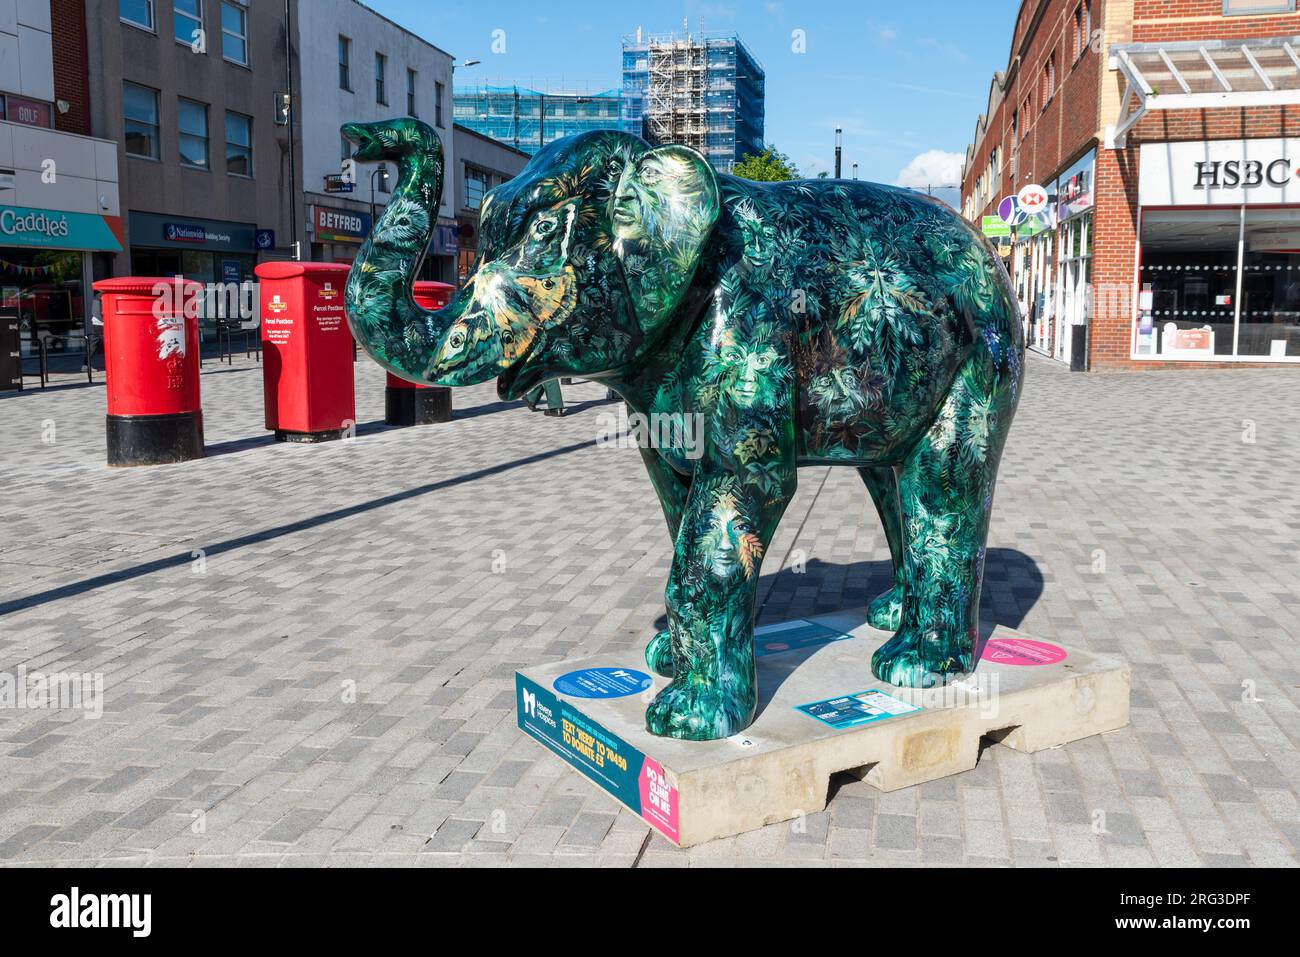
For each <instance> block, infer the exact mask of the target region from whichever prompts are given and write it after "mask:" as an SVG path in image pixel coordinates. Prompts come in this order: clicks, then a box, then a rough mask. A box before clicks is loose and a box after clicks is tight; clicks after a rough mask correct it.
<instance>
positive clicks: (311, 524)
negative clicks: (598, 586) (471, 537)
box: [0, 436, 596, 615]
mask: <svg viewBox="0 0 1300 957" xmlns="http://www.w3.org/2000/svg"><path fill="white" fill-rule="evenodd" d="M268 438H269V436H268ZM226 444H229V443H226ZM595 445H596V442H595V440H594V439H588V440H587V441H585V442H575V443H573V444H572V445H565V446H562V447H560V448H558V449H549V450H548V451H545V452H538V453H536V454H535V455H528V456H525V457H524V458H521V459H514V460H513V461H510V462H502V463H501V464H499V465H490V466H487V467H486V468H481V469H478V470H476V471H473V472H467V473H465V474H464V475H456V476H453V477H452V478H447V479H442V480H441V481H438V482H429V483H427V484H425V485H418V486H416V487H415V488H410V489H406V490H405V491H402V492H394V493H393V494H391V495H384V496H381V497H379V498H375V499H371V500H370V501H368V502H362V503H360V504H358V505H349V506H348V507H346V508H339V509H335V510H334V511H332V512H322V513H321V514H320V515H313V516H311V517H309V518H302V519H298V520H297V521H295V522H287V523H286V524H284V525H276V526H273V527H271V528H267V529H263V530H262V531H260V532H252V533H250V534H248V535H240V536H239V537H237V538H228V539H226V540H225V541H224V542H216V543H214V544H212V545H209V546H205V548H204V552H205V554H207V555H208V556H213V555H220V554H223V553H225V552H232V551H235V550H236V549H240V548H245V547H247V546H249V545H257V544H260V543H261V542H267V541H271V540H273V539H276V538H282V537H284V536H285V535H293V534H295V533H297V532H302V531H306V530H307V529H309V528H316V527H318V526H321V525H328V524H330V523H331V522H337V521H340V520H342V519H345V518H351V517H352V516H354V515H364V514H365V513H366V512H372V511H374V510H375V509H380V508H384V507H386V506H388V505H394V504H396V503H398V502H404V501H406V500H408V499H413V498H419V497H420V496H421V495H427V494H429V493H430V492H437V491H440V490H441V489H445V488H454V487H455V486H457V485H466V484H468V483H470V482H477V481H478V480H479V479H484V478H488V477H490V476H493V475H500V474H501V473H503V472H509V471H512V470H514V469H518V468H523V467H525V466H528V465H535V464H536V463H538V462H544V461H546V460H547V459H551V458H555V457H556V456H557V455H568V454H569V453H570V452H577V451H580V450H582V449H586V448H594V447H595ZM192 560H193V559H192V555H191V552H190V549H189V548H188V547H187V548H186V549H185V550H184V551H181V552H177V553H176V554H174V555H168V556H166V557H164V558H157V559H154V560H153V561H150V562H144V563H142V564H139V565H133V566H132V567H130V568H123V569H119V570H118V571H114V572H106V573H105V574H103V575H96V576H94V577H92V578H85V579H82V580H81V581H78V582H70V583H69V584H66V585H59V586H58V587H56V588H50V589H47V590H45V591H42V592H37V593H35V594H33V595H25V596H23V597H21V598H15V599H12V600H10V601H5V602H0V615H8V614H11V613H13V612H16V611H22V610H23V609H26V608H35V607H38V606H40V605H45V604H48V603H49V602H53V601H58V600H59V599H62V598H71V597H73V596H76V595H84V594H85V593H86V592H91V591H95V590H96V589H99V588H104V587H107V586H108V585H115V584H117V583H119V582H124V581H130V580H132V579H134V578H140V577H143V576H144V575H151V574H153V573H154V572H160V571H164V570H166V569H168V568H179V567H181V566H183V565H187V564H189V563H190V562H191V561H192Z"/></svg>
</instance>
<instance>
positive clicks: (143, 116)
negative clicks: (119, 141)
mask: <svg viewBox="0 0 1300 957" xmlns="http://www.w3.org/2000/svg"><path fill="white" fill-rule="evenodd" d="M122 117H123V119H124V121H125V122H124V131H123V132H124V136H123V140H124V142H125V144H126V152H127V154H128V155H130V156H143V157H145V158H147V159H160V158H161V157H162V152H161V150H160V149H159V146H158V91H157V90H151V89H149V88H148V87H147V86H136V85H135V84H134V83H123V84H122Z"/></svg>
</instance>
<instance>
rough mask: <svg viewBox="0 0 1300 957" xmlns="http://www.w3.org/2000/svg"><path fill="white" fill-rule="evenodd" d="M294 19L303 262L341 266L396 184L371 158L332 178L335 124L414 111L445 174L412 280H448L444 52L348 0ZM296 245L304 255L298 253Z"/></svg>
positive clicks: (450, 235)
mask: <svg viewBox="0 0 1300 957" xmlns="http://www.w3.org/2000/svg"><path fill="white" fill-rule="evenodd" d="M302 12H303V15H302V16H301V17H300V19H299V22H298V25H297V27H298V29H297V33H298V56H299V63H300V64H301V70H302V89H301V91H300V95H299V97H298V104H299V114H298V119H299V124H300V126H301V131H302V132H301V137H302V150H303V162H302V165H303V178H304V184H303V185H304V202H305V211H306V219H307V223H306V231H307V238H308V241H309V242H310V253H311V255H310V258H311V259H313V260H316V261H321V262H351V261H352V260H353V259H354V258H355V256H356V253H357V251H358V250H359V249H360V245H361V242H362V241H363V240H364V239H365V237H366V236H367V235H368V234H369V232H370V227H371V223H372V213H373V214H375V215H377V214H379V213H381V212H382V210H383V206H384V205H385V204H386V203H387V202H388V199H389V197H390V195H391V193H390V190H391V189H392V188H393V187H394V186H395V185H396V172H397V171H396V169H395V168H393V167H392V164H388V168H387V177H386V178H385V177H384V176H383V175H381V174H380V172H379V169H378V165H377V164H362V165H358V167H357V168H356V175H355V181H354V182H351V183H348V182H345V181H344V179H343V177H341V176H340V172H341V167H342V164H343V161H344V159H346V158H347V156H348V155H349V154H350V150H349V148H348V146H347V144H346V143H345V142H344V140H343V138H342V135H341V134H340V132H339V128H340V127H341V126H342V125H343V124H344V123H350V122H362V123H367V122H373V121H376V120H387V119H393V118H395V117H401V116H416V117H418V118H419V119H421V120H424V121H425V122H426V123H428V124H429V125H430V126H432V127H433V128H434V129H436V130H437V131H438V134H439V136H440V137H441V138H442V151H443V163H444V167H445V171H446V172H445V179H444V185H443V191H442V206H441V208H440V209H439V213H438V226H437V228H436V230H435V235H434V238H433V242H432V243H431V244H430V247H429V254H428V256H427V257H426V259H425V263H424V267H423V269H422V271H421V273H420V276H419V277H418V278H421V279H433V280H438V281H440V282H449V283H454V282H455V281H456V258H457V252H458V246H457V231H456V219H455V208H454V203H455V200H454V189H453V187H452V183H453V180H452V175H453V171H454V170H456V169H457V166H456V161H455V139H454V137H453V136H452V102H451V75H452V56H451V54H449V53H447V52H445V51H443V50H440V49H439V48H438V47H436V46H434V45H433V44H431V43H429V42H428V41H427V40H424V39H421V38H420V37H418V36H416V35H415V34H413V33H411V32H410V31H408V30H405V29H403V28H402V27H400V26H398V25H397V24H396V23H393V22H392V21H391V20H389V19H387V18H386V17H383V16H381V15H380V14H378V13H376V12H375V11H374V10H371V9H370V8H369V7H367V6H365V5H364V4H361V3H358V2H356V0H313V2H312V3H311V4H310V5H303V8H302ZM306 253H307V250H306V249H304V257H303V258H308V257H307V255H306Z"/></svg>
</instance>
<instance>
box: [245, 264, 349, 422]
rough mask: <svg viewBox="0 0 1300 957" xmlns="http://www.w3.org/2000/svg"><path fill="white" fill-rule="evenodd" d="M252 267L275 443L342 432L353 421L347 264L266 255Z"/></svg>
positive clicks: (268, 414) (268, 417) (268, 416)
mask: <svg viewBox="0 0 1300 957" xmlns="http://www.w3.org/2000/svg"><path fill="white" fill-rule="evenodd" d="M253 271H254V272H255V273H256V274H257V277H258V279H260V280H261V284H260V285H261V296H260V298H261V306H262V352H263V353H264V357H265V358H264V361H263V362H262V383H263V400H264V402H265V407H266V427H267V428H268V429H270V430H271V431H273V432H274V433H275V438H276V441H279V442H323V441H327V440H329V439H337V438H341V437H342V436H343V433H344V432H345V431H347V430H348V429H349V428H351V427H352V426H354V425H355V423H356V399H355V395H356V390H355V388H354V386H353V380H352V333H351V332H350V331H349V330H348V322H347V317H346V315H345V314H344V311H343V288H344V286H345V284H346V283H347V278H348V267H347V266H346V265H344V264H342V263H305V262H271V263H262V265H260V266H258V267H257V268H256V269H255V270H253Z"/></svg>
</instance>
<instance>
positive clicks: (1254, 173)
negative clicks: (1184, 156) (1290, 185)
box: [1194, 158, 1300, 189]
mask: <svg viewBox="0 0 1300 957" xmlns="http://www.w3.org/2000/svg"><path fill="white" fill-rule="evenodd" d="M1295 175H1297V176H1300V170H1296V171H1295ZM1291 176H1292V169H1291V161H1290V160H1289V159H1285V158H1284V159H1275V160H1273V161H1272V162H1271V163H1265V162H1264V161H1263V160H1220V161H1217V162H1215V161H1209V162H1199V163H1197V164H1196V185H1195V187H1194V188H1195V189H1237V188H1241V189H1253V188H1254V187H1256V186H1264V185H1265V184H1267V185H1269V186H1272V187H1275V188H1277V189H1281V188H1282V187H1284V186H1286V185H1287V182H1288V181H1289V180H1290V178H1291Z"/></svg>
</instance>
